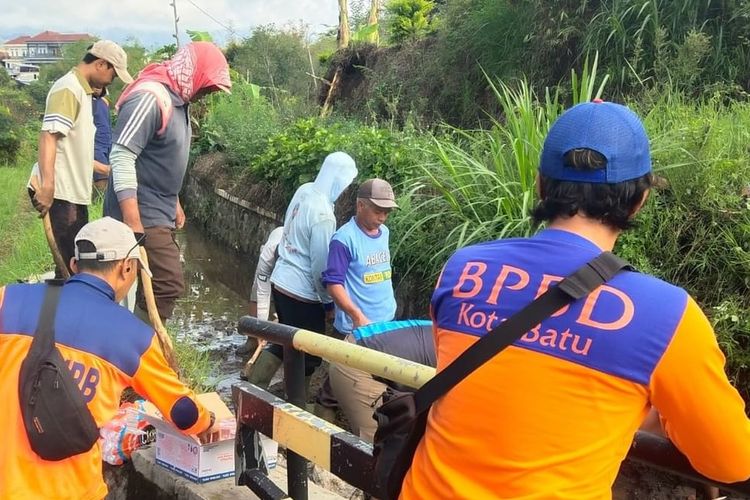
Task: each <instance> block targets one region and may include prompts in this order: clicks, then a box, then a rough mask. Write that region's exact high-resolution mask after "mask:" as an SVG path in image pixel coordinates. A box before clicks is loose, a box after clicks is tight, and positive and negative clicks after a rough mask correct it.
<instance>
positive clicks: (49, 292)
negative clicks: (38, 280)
mask: <svg viewBox="0 0 750 500" xmlns="http://www.w3.org/2000/svg"><path fill="white" fill-rule="evenodd" d="M61 291H62V286H60V283H59V282H58V281H54V280H49V281H47V288H46V290H45V292H44V302H42V308H41V310H40V311H39V321H38V322H37V326H36V332H35V333H34V339H33V340H32V341H31V347H29V355H30V354H31V353H34V354H38V353H48V352H49V351H51V350H52V349H53V348H54V346H55V317H56V316H57V303H58V302H59V301H60V292H61Z"/></svg>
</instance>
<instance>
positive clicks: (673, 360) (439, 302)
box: [400, 101, 750, 500]
mask: <svg viewBox="0 0 750 500" xmlns="http://www.w3.org/2000/svg"><path fill="white" fill-rule="evenodd" d="M652 182H653V176H652V173H651V159H650V154H649V141H648V136H647V135H646V131H645V129H644V127H643V125H642V123H641V121H640V119H639V118H638V117H637V116H636V114H635V113H633V112H632V111H631V110H629V109H628V108H627V107H625V106H621V105H619V104H613V103H607V102H601V101H597V102H590V103H583V104H579V105H577V106H574V107H573V108H571V109H569V110H567V111H566V112H565V113H563V114H562V115H561V116H560V118H559V119H558V120H557V121H556V122H555V123H554V124H553V126H552V127H551V129H550V131H549V134H548V136H547V138H546V140H545V143H544V149H543V152H542V156H541V163H540V167H539V176H538V191H539V202H538V204H537V206H536V207H535V209H534V212H533V217H534V220H535V221H536V222H537V223H539V224H541V223H546V228H545V229H543V230H542V231H540V232H539V233H537V234H536V235H534V236H532V237H531V238H516V239H507V240H497V241H491V242H486V243H483V244H480V245H474V246H470V247H466V248H463V249H461V250H458V251H457V252H456V253H455V254H453V256H451V258H450V259H449V260H448V262H447V264H446V265H445V267H444V269H443V272H442V275H441V277H440V280H439V282H438V285H437V288H436V289H435V292H434V294H433V297H432V315H433V322H434V338H435V350H436V353H437V367H438V370H442V369H443V368H444V367H445V366H446V365H447V364H448V363H450V362H451V361H453V360H454V359H455V358H456V357H457V356H459V355H460V354H461V353H462V352H463V351H465V350H466V349H467V348H468V347H469V346H470V345H472V344H473V343H474V342H475V341H476V340H477V339H478V338H480V337H482V336H484V335H486V334H487V333H488V332H489V331H491V330H492V329H493V328H494V327H495V326H497V324H498V323H499V322H501V321H503V320H504V319H507V318H509V317H511V316H513V314H514V313H516V312H518V311H519V310H521V309H522V308H523V307H525V306H526V305H528V304H529V303H531V302H532V301H533V300H534V299H535V298H536V297H538V296H539V295H541V294H542V293H544V291H546V290H547V289H548V288H549V287H550V286H552V285H553V284H554V283H556V282H559V281H561V280H562V279H563V278H564V277H565V276H568V275H570V274H572V273H573V272H574V271H575V270H577V269H578V268H580V267H582V266H583V265H584V264H586V263H587V262H589V261H591V260H592V259H593V258H594V257H596V256H598V255H599V254H601V253H602V252H603V251H611V250H612V249H613V247H614V246H615V242H616V241H617V238H618V237H619V236H620V234H621V233H622V232H623V231H624V230H626V229H628V228H630V227H631V226H632V222H633V219H634V217H635V216H636V214H637V213H638V211H639V210H640V209H641V207H642V206H643V204H644V203H645V201H646V198H647V197H648V193H649V189H650V188H651V186H652ZM686 367H690V376H686V375H685V374H686V372H685V368H686ZM744 406H745V405H744V402H743V401H742V398H741V397H740V396H739V394H738V393H737V391H736V390H735V389H734V388H733V387H732V386H731V385H730V383H729V381H728V380H727V376H726V374H725V372H724V356H723V354H722V352H721V350H720V349H719V346H718V344H717V342H716V336H715V335H714V332H713V330H712V328H711V325H710V323H709V322H708V320H707V319H706V316H705V315H704V314H703V312H702V311H701V310H700V308H699V307H698V305H697V304H696V303H695V301H694V300H693V299H692V298H691V297H690V296H689V295H688V293H687V292H686V291H685V290H683V289H681V288H678V287H676V286H673V285H671V284H669V283H666V282H664V281H661V280H659V279H657V278H655V277H653V276H648V275H646V274H640V273H637V272H634V271H624V272H620V273H619V274H617V275H616V276H615V277H614V278H612V279H611V280H609V281H608V282H607V283H606V284H605V285H602V286H600V287H599V288H597V289H596V290H594V291H593V292H592V293H591V294H589V295H588V296H587V297H583V298H581V299H579V300H577V301H575V302H573V303H571V304H570V305H568V306H566V307H564V308H562V309H560V310H559V311H557V312H556V313H554V314H553V315H552V316H550V317H548V318H546V319H544V320H542V321H541V323H540V324H539V325H537V326H536V327H534V328H533V329H531V330H529V331H528V332H526V333H525V334H524V335H523V336H522V337H520V338H519V340H517V341H516V342H515V343H514V344H512V345H511V346H510V347H508V348H507V349H505V350H503V351H502V352H501V353H500V354H499V355H497V356H495V357H494V358H492V359H491V360H490V361H488V362H487V363H485V364H483V365H482V366H481V367H479V369H477V370H476V371H475V372H473V373H471V374H470V375H469V376H468V377H467V378H466V379H464V380H462V381H461V382H460V383H459V384H458V385H456V386H455V387H453V389H451V390H450V391H448V393H447V394H446V395H444V396H443V397H442V398H440V399H438V400H437V402H435V403H434V404H433V405H432V407H431V410H430V414H429V418H428V420H427V429H426V432H425V434H424V437H423V438H422V440H421V442H420V444H419V447H418V448H417V451H416V453H415V455H414V459H413V462H412V466H411V469H410V470H409V472H408V473H407V475H406V478H405V480H404V482H403V488H402V490H401V496H400V498H401V499H402V500H410V499H417V498H431V499H441V498H506V499H509V498H544V499H562V498H611V495H612V490H611V488H612V483H613V482H614V480H615V477H616V475H617V472H618V470H619V467H620V463H621V462H622V460H623V458H624V457H625V454H626V453H627V450H628V448H629V447H630V444H631V442H632V439H633V435H634V434H635V432H636V430H638V427H639V426H640V425H641V423H642V422H643V420H644V418H645V417H646V416H647V415H648V414H649V413H650V412H655V410H658V413H659V414H660V419H661V424H662V426H663V429H664V431H665V433H666V434H667V436H668V437H669V438H670V439H671V440H672V441H673V442H674V444H675V445H676V446H677V447H678V448H679V449H680V450H681V451H682V452H683V453H684V454H685V455H687V457H688V458H689V460H690V463H691V464H692V465H693V467H695V469H697V470H698V471H699V472H701V473H702V474H704V475H706V476H708V477H709V478H712V479H714V480H717V481H721V482H728V483H732V482H736V481H741V480H746V479H748V478H749V477H750V420H748V418H747V416H746V415H745V408H744Z"/></svg>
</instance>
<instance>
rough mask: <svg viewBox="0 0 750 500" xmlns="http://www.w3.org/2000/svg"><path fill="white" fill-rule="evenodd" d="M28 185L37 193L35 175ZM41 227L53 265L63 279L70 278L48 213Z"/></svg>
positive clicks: (37, 185) (37, 184)
mask: <svg viewBox="0 0 750 500" xmlns="http://www.w3.org/2000/svg"><path fill="white" fill-rule="evenodd" d="M29 183H30V184H31V188H32V189H33V190H34V191H39V178H38V177H37V176H36V175H32V176H31V181H29ZM42 226H43V227H44V236H45V237H46V238H47V245H48V246H49V251H50V252H52V260H53V261H54V262H55V265H56V266H57V268H58V269H59V270H60V272H61V273H62V277H63V278H64V279H68V278H70V272H69V271H68V264H67V263H66V262H65V260H64V259H63V257H62V254H61V253H60V249H59V248H57V242H56V241H55V234H54V233H53V232H52V223H51V222H50V220H49V212H46V213H45V214H44V215H43V216H42Z"/></svg>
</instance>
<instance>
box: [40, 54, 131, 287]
mask: <svg viewBox="0 0 750 500" xmlns="http://www.w3.org/2000/svg"><path fill="white" fill-rule="evenodd" d="M127 66H128V56H127V54H125V51H124V50H122V48H121V47H120V46H119V45H117V44H116V43H114V42H112V41H109V40H99V41H98V42H96V43H95V44H93V45H92V46H91V47H89V48H88V51H87V52H86V55H85V56H84V57H83V60H82V61H81V62H80V63H78V65H77V66H76V67H75V68H73V69H72V70H70V71H69V72H68V73H66V74H65V75H64V76H63V77H62V78H60V79H59V80H57V81H56V82H55V83H54V84H53V85H52V88H51V89H50V91H49V94H47V104H46V108H45V111H44V118H43V119H42V130H41V132H40V134H39V159H38V162H37V163H36V164H35V165H34V168H33V169H32V172H31V179H30V180H29V185H28V188H29V195H30V196H31V200H32V203H33V204H34V208H36V209H37V210H38V211H39V212H40V213H41V214H43V215H44V214H46V213H47V212H49V215H50V223H51V225H52V232H53V234H54V236H55V241H56V243H57V248H58V249H59V250H60V253H61V254H62V258H63V260H64V261H65V265H66V266H67V267H68V271H69V273H70V259H71V258H72V257H73V240H74V238H75V235H76V234H77V233H78V231H79V230H80V229H81V228H82V227H83V226H84V225H85V224H86V223H87V222H88V218H89V216H88V205H89V204H91V185H92V179H93V173H94V134H95V131H96V128H95V127H94V119H93V114H92V107H91V96H92V94H93V90H92V87H106V86H107V85H109V84H110V83H112V80H114V78H115V76H118V77H120V79H121V80H122V81H123V82H125V83H130V82H132V81H133V79H132V77H131V76H130V74H129V73H128V68H127ZM70 274H72V273H70ZM55 276H56V277H57V278H60V277H62V269H57V268H56V269H55Z"/></svg>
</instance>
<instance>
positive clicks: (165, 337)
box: [140, 247, 178, 372]
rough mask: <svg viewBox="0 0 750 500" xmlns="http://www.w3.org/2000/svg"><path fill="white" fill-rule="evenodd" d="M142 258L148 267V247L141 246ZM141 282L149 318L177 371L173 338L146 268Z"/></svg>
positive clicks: (164, 350)
mask: <svg viewBox="0 0 750 500" xmlns="http://www.w3.org/2000/svg"><path fill="white" fill-rule="evenodd" d="M140 252H141V260H142V261H143V263H144V264H145V265H146V266H147V267H148V255H147V254H146V249H145V248H144V247H140ZM141 284H142V285H143V296H144V298H145V299H146V309H147V310H148V319H149V321H151V325H153V327H154V330H155V331H156V337H157V338H158V339H159V344H161V350H162V351H163V352H164V357H165V358H166V359H167V363H169V366H171V367H172V369H173V370H174V371H175V372H177V371H178V370H177V359H176V358H175V354H174V345H173V344H172V338H171V337H170V336H169V334H168V333H167V329H166V328H164V324H163V323H162V322H161V317H160V316H159V310H158V309H157V308H156V298H155V297H154V288H153V285H152V284H151V277H150V276H149V275H148V274H147V273H146V271H145V269H141Z"/></svg>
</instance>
